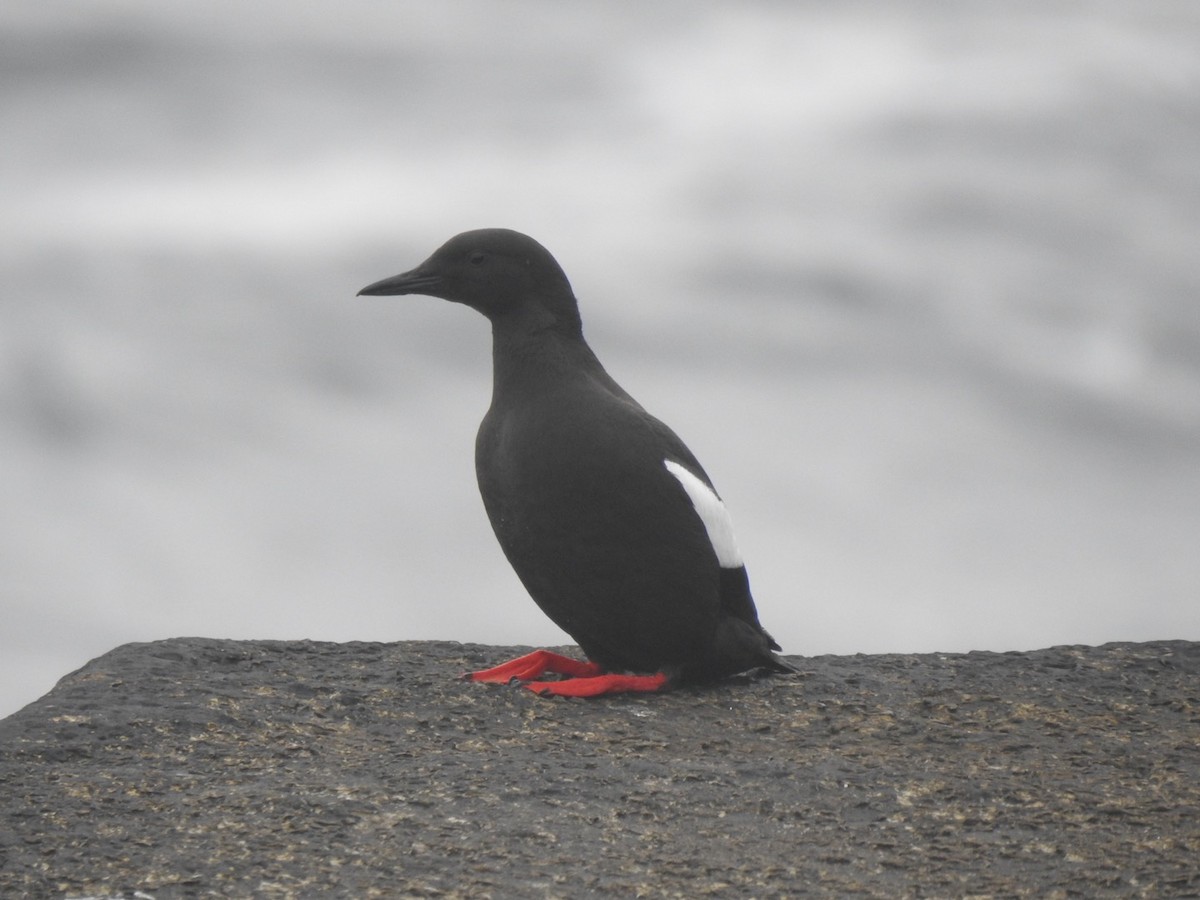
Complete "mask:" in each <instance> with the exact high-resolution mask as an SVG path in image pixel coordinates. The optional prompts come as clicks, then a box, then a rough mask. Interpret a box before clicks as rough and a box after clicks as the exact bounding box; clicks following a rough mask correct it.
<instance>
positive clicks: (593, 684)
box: [525, 672, 667, 697]
mask: <svg viewBox="0 0 1200 900" xmlns="http://www.w3.org/2000/svg"><path fill="white" fill-rule="evenodd" d="M666 683H667V676H666V675H664V674H663V673H662V672H656V673H654V674H653V675H595V676H592V677H585V678H569V679H567V680H566V681H531V682H529V683H528V684H526V685H525V687H527V688H529V690H531V691H536V692H537V693H539V694H541V695H542V696H543V697H599V696H600V695H601V694H632V693H646V694H648V693H652V692H654V691H657V690H661V689H662V687H663V686H664V685H665V684H666Z"/></svg>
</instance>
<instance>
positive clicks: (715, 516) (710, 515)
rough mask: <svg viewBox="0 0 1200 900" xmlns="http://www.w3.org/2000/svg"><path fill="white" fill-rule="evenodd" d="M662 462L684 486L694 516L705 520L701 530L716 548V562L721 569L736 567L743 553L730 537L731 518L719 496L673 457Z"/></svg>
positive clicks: (731, 535) (740, 561)
mask: <svg viewBox="0 0 1200 900" xmlns="http://www.w3.org/2000/svg"><path fill="white" fill-rule="evenodd" d="M663 465H664V466H666V467H667V471H668V472H670V473H671V474H672V475H674V476H675V477H676V478H677V479H678V480H679V483H680V484H681V485H683V489H684V491H686V492H687V495H688V499H689V500H691V501H692V506H694V507H695V508H696V515H698V516H699V517H700V521H701V522H703V523H704V530H705V531H707V532H708V540H709V543H711V544H712V548H713V550H714V551H716V554H717V563H718V564H720V566H721V568H723V569H736V568H738V567H739V566H741V565H742V554H741V552H740V551H739V550H738V546H737V541H736V540H734V538H733V519H732V518H731V517H730V515H729V510H727V509H726V508H725V504H724V503H722V502H721V498H720V497H718V496H717V495H716V493H714V492H713V489H712V488H710V487H709V486H708V485H707V484H705V483H704V482H703V481H701V480H700V479H699V478H697V477H696V476H695V475H693V474H692V473H691V472H689V471H688V470H687V469H686V468H684V467H683V466H681V465H680V464H679V463H677V462H675V461H674V460H670V459H664V460H663Z"/></svg>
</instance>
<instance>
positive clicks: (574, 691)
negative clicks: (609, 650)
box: [465, 650, 667, 697]
mask: <svg viewBox="0 0 1200 900" xmlns="http://www.w3.org/2000/svg"><path fill="white" fill-rule="evenodd" d="M547 674H551V675H566V676H567V677H566V678H565V679H563V680H562V681H535V680H534V679H536V678H540V677H541V676H542V675H547ZM465 677H466V678H469V679H471V680H472V681H486V682H489V683H491V684H508V683H509V682H510V681H514V680H515V681H519V682H521V685H522V687H527V688H529V690H531V691H535V692H536V693H538V694H541V695H542V696H543V697H599V696H601V695H602V694H624V693H638V692H641V693H649V692H652V691H657V690H661V689H662V688H663V686H664V685H666V683H667V676H666V675H664V674H663V673H662V672H657V673H655V674H654V675H614V674H611V673H606V672H605V671H604V669H603V668H601V667H600V666H599V665H598V664H597V663H594V662H586V661H584V660H578V659H572V658H571V657H569V656H563V655H561V654H559V653H551V652H550V651H549V650H534V651H533V652H532V653H526V654H525V655H524V656H521V657H518V658H517V659H513V660H509V661H508V662H506V663H501V664H500V665H498V666H493V667H492V668H490V669H483V670H482V671H479V672H468V673H467V674H466V676H465Z"/></svg>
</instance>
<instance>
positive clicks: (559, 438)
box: [359, 228, 795, 697]
mask: <svg viewBox="0 0 1200 900" xmlns="http://www.w3.org/2000/svg"><path fill="white" fill-rule="evenodd" d="M359 294H368V295H392V294H425V295H428V296H432V297H440V298H441V299H443V300H451V301H453V302H455V303H463V304H465V305H467V306H469V307H471V308H472V309H475V310H478V311H479V312H481V313H483V315H485V316H487V317H488V319H489V320H490V321H491V323H492V360H493V385H492V402H491V407H490V408H489V409H488V411H487V415H485V416H484V418H483V422H482V423H481V424H480V426H479V433H478V435H477V437H476V440H475V474H476V477H477V478H478V481H479V491H480V493H481V494H482V495H483V505H484V508H485V509H486V510H487V515H488V519H490V520H491V523H492V528H493V530H494V531H495V533H496V538H497V539H498V540H499V542H500V546H501V548H503V550H504V554H505V556H507V557H508V560H509V562H510V563H511V564H512V567H513V569H514V570H516V573H517V576H518V577H519V578H520V579H521V582H522V584H524V585H525V588H526V590H528V591H529V594H530V595H531V596H532V597H533V599H534V601H535V602H536V603H537V605H538V606H539V607H541V609H542V611H543V612H545V613H546V615H547V616H549V617H550V618H551V619H552V620H553V621H554V622H555V623H556V624H557V625H558V626H559V627H560V628H562V629H563V630H564V631H565V632H566V633H567V634H569V635H570V636H571V637H572V638H574V639H575V641H576V642H577V643H578V644H579V646H580V648H581V649H582V650H583V652H584V654H585V655H586V656H587V659H588V661H587V662H583V661H580V660H576V659H571V658H569V657H564V656H561V655H559V654H556V653H551V652H549V651H546V650H538V651H535V652H533V653H530V654H528V655H526V656H523V657H521V658H520V659H516V660H513V661H511V662H508V663H503V664H501V665H498V666H496V667H494V668H491V669H486V670H484V671H481V672H474V673H471V674H470V675H469V677H470V678H473V679H474V680H476V681H488V682H502V683H503V682H508V681H510V680H513V679H516V680H518V681H519V682H521V683H522V684H524V685H525V686H526V687H528V688H530V689H532V690H534V691H537V692H539V693H542V694H553V695H558V696H573V697H584V696H596V695H600V694H611V693H618V692H623V691H657V690H660V689H663V688H665V687H668V686H673V685H677V684H681V683H693V682H702V681H712V680H716V679H720V678H724V677H726V676H729V675H733V674H736V673H739V672H743V671H747V670H750V669H763V670H766V671H774V672H794V671H795V669H794V668H793V667H792V666H791V665H790V664H789V663H787V662H785V661H784V660H782V659H780V658H779V657H778V656H776V655H775V654H774V653H772V652H771V651H772V650H778V649H779V645H778V644H776V643H775V641H774V640H773V639H772V638H771V636H770V635H769V634H767V632H766V631H765V630H764V629H763V627H762V626H761V625H760V624H759V622H758V613H757V611H756V609H755V606H754V600H753V598H752V597H751V595H750V584H749V581H748V579H747V576H746V567H745V565H744V563H743V561H742V555H741V553H740V552H739V550H738V547H737V544H736V542H735V541H734V537H733V529H732V526H731V524H730V518H729V513H728V511H727V510H726V509H725V505H724V503H722V502H721V499H720V497H719V496H718V495H717V493H716V491H715V490H714V488H713V486H712V482H711V481H710V480H709V478H708V476H707V475H706V474H705V472H704V469H702V468H701V467H700V463H698V462H697V461H696V458H695V457H694V456H693V455H692V453H691V451H690V450H688V448H687V447H686V446H685V445H684V443H683V441H681V440H680V439H679V438H678V437H677V436H676V435H675V433H674V432H673V431H671V429H670V428H668V427H667V426H666V425H664V424H663V423H662V422H660V421H659V420H658V419H656V418H654V416H652V415H650V414H649V413H648V412H646V410H644V409H643V408H642V407H641V406H640V405H639V404H638V402H637V401H636V400H634V399H633V398H632V397H631V396H630V395H629V394H628V393H626V392H625V390H624V389H623V388H622V387H621V386H620V385H618V384H617V383H616V382H615V381H614V380H613V379H612V377H611V376H609V374H608V373H607V372H606V371H605V370H604V367H603V366H601V365H600V361H599V360H598V359H596V356H595V354H593V353H592V350H591V348H590V347H588V345H587V343H586V342H585V341H584V339H583V330H582V325H581V322H580V318H579V307H578V304H577V303H576V300H575V294H574V293H573V292H572V290H571V285H570V283H569V282H568V281H567V276H566V275H565V274H564V273H563V270H562V268H561V267H560V266H559V265H558V263H557V262H556V261H555V259H554V257H553V256H551V255H550V253H549V252H548V251H547V250H546V249H545V248H544V247H543V246H542V245H541V244H539V243H538V242H537V241H535V240H533V239H532V238H530V237H527V236H526V235H523V234H520V233H519V232H516V231H510V230H507V229H501V228H487V229H481V230H478V231H468V232H465V233H463V234H460V235H458V236H457V237H454V238H451V239H450V240H449V241H447V242H446V243H445V244H444V245H443V246H442V247H441V248H439V249H438V250H437V251H436V252H435V253H434V254H433V255H432V256H431V257H429V259H427V260H425V262H423V263H421V264H420V265H419V266H417V267H416V268H415V269H412V270H411V271H408V272H404V273H403V274H400V275H396V276H393V277H391V278H385V279H384V280H382V281H377V282H375V283H374V284H371V285H369V286H367V287H365V288H363V289H362V290H361V291H359ZM548 673H549V674H554V675H559V676H566V677H564V678H561V679H558V680H540V679H541V678H542V676H544V675H546V674H548Z"/></svg>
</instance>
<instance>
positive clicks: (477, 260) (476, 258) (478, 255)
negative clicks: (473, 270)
mask: <svg viewBox="0 0 1200 900" xmlns="http://www.w3.org/2000/svg"><path fill="white" fill-rule="evenodd" d="M485 259H487V254H486V253H484V252H483V251H482V250H476V251H475V252H474V253H472V254H471V255H470V256H468V257H467V260H468V261H469V262H470V263H471V265H473V266H481V265H483V261H484V260H485Z"/></svg>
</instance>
